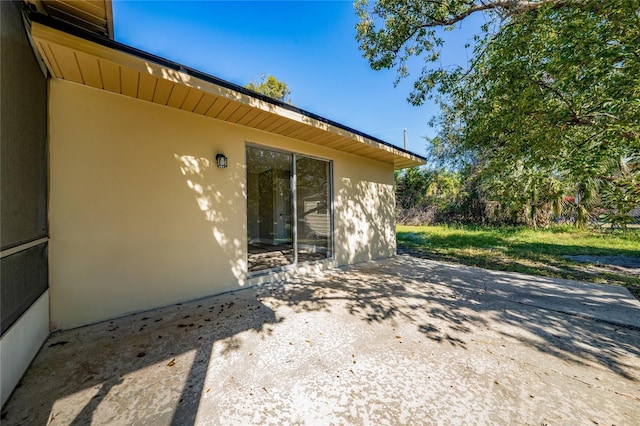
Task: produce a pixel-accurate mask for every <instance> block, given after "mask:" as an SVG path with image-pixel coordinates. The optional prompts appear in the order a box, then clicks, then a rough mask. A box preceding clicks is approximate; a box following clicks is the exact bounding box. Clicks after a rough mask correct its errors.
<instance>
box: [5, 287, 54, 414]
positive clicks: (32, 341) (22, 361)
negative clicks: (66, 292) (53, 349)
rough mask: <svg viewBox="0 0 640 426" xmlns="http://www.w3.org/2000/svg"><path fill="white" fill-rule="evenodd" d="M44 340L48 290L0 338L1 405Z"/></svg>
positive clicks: (47, 324) (47, 328) (47, 320)
mask: <svg viewBox="0 0 640 426" xmlns="http://www.w3.org/2000/svg"><path fill="white" fill-rule="evenodd" d="M48 336H49V290H47V291H45V292H44V293H42V295H41V296H40V297H39V298H38V300H36V301H35V302H34V303H33V304H32V305H31V306H30V307H29V309H27V310H26V311H25V313H23V314H22V315H21V316H20V318H18V321H16V322H15V323H13V325H12V326H11V327H9V330H7V331H6V332H5V333H4V335H2V337H1V338H0V401H1V402H0V403H1V405H4V403H5V402H6V401H7V399H9V396H10V395H11V393H12V392H13V389H14V388H15V387H16V385H17V384H18V382H19V381H20V378H21V377H22V375H23V374H24V372H25V371H26V370H27V368H28V367H29V365H30V364H31V361H32V360H33V359H34V358H35V356H36V355H37V354H38V351H39V350H40V347H41V346H42V343H43V342H44V341H45V340H46V339H47V337H48Z"/></svg>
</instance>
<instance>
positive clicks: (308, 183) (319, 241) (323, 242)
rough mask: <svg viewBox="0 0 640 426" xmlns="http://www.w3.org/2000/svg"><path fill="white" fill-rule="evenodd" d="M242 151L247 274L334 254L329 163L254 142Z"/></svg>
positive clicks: (324, 257) (320, 258)
mask: <svg viewBox="0 0 640 426" xmlns="http://www.w3.org/2000/svg"><path fill="white" fill-rule="evenodd" d="M246 155H247V234H248V235H247V245H248V247H247V251H248V261H249V272H258V271H264V270H268V269H274V268H281V267H284V266H287V265H291V264H295V263H301V262H311V261H317V260H322V259H327V258H330V257H332V255H333V254H332V244H333V240H332V229H333V228H332V221H331V220H332V213H331V163H330V162H329V161H324V160H319V159H315V158H310V157H306V156H302V155H297V154H290V153H285V152H280V151H272V150H269V149H265V148H261V147H256V146H247V154H246ZM294 205H295V208H294Z"/></svg>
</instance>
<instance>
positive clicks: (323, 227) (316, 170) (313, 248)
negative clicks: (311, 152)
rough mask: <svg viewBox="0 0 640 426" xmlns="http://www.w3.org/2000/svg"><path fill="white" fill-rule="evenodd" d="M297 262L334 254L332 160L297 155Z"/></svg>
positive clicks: (323, 257)
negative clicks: (332, 235)
mask: <svg viewBox="0 0 640 426" xmlns="http://www.w3.org/2000/svg"><path fill="white" fill-rule="evenodd" d="M295 170H296V216H297V225H298V226H297V228H296V230H297V254H298V262H305V261H313V260H320V259H326V258H328V257H331V247H332V242H331V191H330V189H331V182H330V163H329V162H328V161H323V160H317V159H315V158H309V157H303V156H300V155H297V156H296V167H295Z"/></svg>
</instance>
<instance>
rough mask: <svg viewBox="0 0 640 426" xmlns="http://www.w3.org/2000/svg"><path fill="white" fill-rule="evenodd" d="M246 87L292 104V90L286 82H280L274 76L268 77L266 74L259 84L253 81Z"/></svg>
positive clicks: (261, 77)
mask: <svg viewBox="0 0 640 426" xmlns="http://www.w3.org/2000/svg"><path fill="white" fill-rule="evenodd" d="M244 87H245V88H247V89H249V90H253V91H254V92H258V93H261V94H263V95H265V96H269V97H271V98H274V99H277V100H279V101H283V102H287V103H291V97H289V95H290V94H291V89H289V87H288V86H287V84H286V83H285V82H283V81H280V80H278V79H277V78H275V77H274V76H272V75H269V76H267V75H266V74H262V75H261V76H260V82H259V83H255V82H253V81H252V82H251V83H249V84H247V85H246V86H244Z"/></svg>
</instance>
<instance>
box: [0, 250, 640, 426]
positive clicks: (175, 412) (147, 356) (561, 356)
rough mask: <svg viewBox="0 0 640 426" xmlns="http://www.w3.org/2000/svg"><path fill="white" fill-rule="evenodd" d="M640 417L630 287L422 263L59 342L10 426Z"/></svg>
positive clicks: (637, 314)
mask: <svg viewBox="0 0 640 426" xmlns="http://www.w3.org/2000/svg"><path fill="white" fill-rule="evenodd" d="M177 285H179V283H178V284H177ZM639 418H640V302H638V301H637V300H635V299H634V298H633V297H632V296H631V295H630V294H629V293H628V291H627V290H625V289H624V288H621V287H613V286H602V285H595V284H588V283H581V282H575V281H568V280H556V279H549V278H543V277H532V276H527V275H521V274H513V273H504V272H495V271H486V270H482V269H478V268H472V267H466V266H460V265H449V264H445V263H440V262H434V261H429V260H424V259H417V258H413V257H410V256H398V257H396V258H394V259H389V260H382V261H377V262H370V263H366V264H362V265H357V266H353V267H348V268H344V269H341V270H333V271H328V272H325V273H324V275H322V276H317V277H307V278H300V279H295V280H289V281H285V282H280V283H274V284H270V285H263V286H258V287H252V288H248V289H245V290H241V291H237V292H233V293H228V294H224V295H220V296H216V297H211V298H207V299H203V300H199V301H194V302H190V303H184V304H180V305H174V306H170V307H167V308H163V309H157V310H154V311H150V312H144V313H140V314H136V315H131V316H127V317H124V318H119V319H116V320H113V321H107V322H103V323H99V324H95V325H91V326H87V327H82V328H78V329H74V330H68V331H63V332H58V333H54V334H53V335H52V336H51V337H50V338H49V339H48V340H47V342H46V343H45V345H44V347H43V349H42V351H41V352H40V353H39V355H38V356H37V358H36V359H35V361H34V362H33V364H32V366H31V367H30V368H29V370H28V371H27V373H26V375H25V377H24V378H23V379H22V381H21V384H20V386H19V387H18V388H17V389H16V391H15V392H14V394H13V395H12V396H11V398H10V399H9V401H8V403H7V404H6V405H5V407H4V408H3V410H2V424H3V426H4V425H16V424H52V425H56V424H74V423H75V424H86V423H92V424H141V425H143V424H153V425H158V424H225V425H227V424H239V425H240V424H241V425H245V424H260V425H263V424H310V425H315V424H376V425H378V424H465V425H466V424H487V423H491V424H537V425H539V424H596V423H597V424H617V425H631V424H637V419H639Z"/></svg>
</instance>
